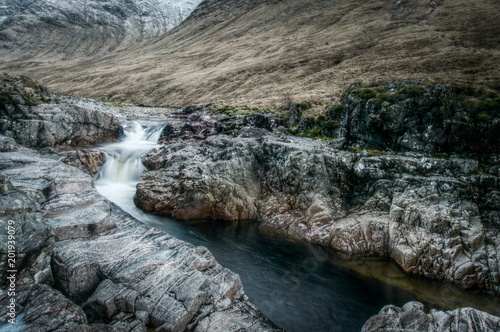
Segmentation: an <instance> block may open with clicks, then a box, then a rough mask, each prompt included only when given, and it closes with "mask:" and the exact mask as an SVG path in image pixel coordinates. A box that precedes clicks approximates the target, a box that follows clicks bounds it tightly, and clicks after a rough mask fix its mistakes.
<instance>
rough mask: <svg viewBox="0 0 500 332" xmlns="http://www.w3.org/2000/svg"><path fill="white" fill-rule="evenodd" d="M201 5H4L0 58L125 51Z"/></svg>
mask: <svg viewBox="0 0 500 332" xmlns="http://www.w3.org/2000/svg"><path fill="white" fill-rule="evenodd" d="M200 1H201V0H191V1H182V0H174V1H172V0H156V1H155V0H106V1H98V0H89V1H77V0H66V1H56V0H4V1H1V2H0V40H1V41H2V44H1V48H0V57H2V58H5V59H15V61H20V60H33V59H36V60H42V59H43V60H44V61H48V62H49V63H50V62H53V61H54V60H69V59H74V58H80V57H84V56H90V55H96V54H102V53H103V52H104V53H107V52H112V51H114V50H117V49H120V48H127V47H128V46H130V45H131V44H135V43H137V42H140V41H142V40H147V39H150V38H153V37H158V36H160V35H162V34H163V33H165V32H166V31H168V30H169V29H172V28H173V27H175V26H177V25H178V24H179V23H181V22H182V21H183V20H184V19H185V18H186V17H187V16H188V15H189V14H190V13H191V12H192V11H193V9H194V8H195V7H196V6H197V5H198V3H199V2H200Z"/></svg>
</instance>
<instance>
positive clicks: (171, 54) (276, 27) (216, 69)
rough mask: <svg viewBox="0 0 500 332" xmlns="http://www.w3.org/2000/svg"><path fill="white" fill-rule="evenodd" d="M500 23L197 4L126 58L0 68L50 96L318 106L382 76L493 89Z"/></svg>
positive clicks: (270, 4)
mask: <svg viewBox="0 0 500 332" xmlns="http://www.w3.org/2000/svg"><path fill="white" fill-rule="evenodd" d="M499 15H500V6H498V2H497V1H496V0H478V1H474V2H470V1H466V0H439V1H436V0H431V1H428V0H411V1H410V0H406V1H403V0H399V1H397V2H396V1H384V0H369V1H349V2H346V1H340V0H328V1H326V0H325V1H318V0H315V1H313V0H296V1H279V0H267V1H265V0H252V1H251V0H236V1H230V0H205V1H203V2H202V3H201V4H200V5H199V6H198V7H197V8H196V9H195V11H194V12H193V13H192V14H191V15H190V16H189V17H188V19H187V20H186V21H184V22H183V23H182V24H181V25H179V26H178V27H176V28H175V29H173V30H171V31H169V32H167V33H166V34H164V35H162V36H160V37H158V38H155V39H152V40H149V41H145V42H140V43H138V44H136V45H135V46H130V47H128V48H127V49H124V48H122V49H120V50H117V51H114V52H110V53H107V54H104V55H103V54H99V55H96V56H90V57H86V58H81V59H75V60H71V61H51V60H49V59H44V58H43V57H40V56H39V54H33V55H32V59H29V60H27V59H25V60H22V59H21V60H19V59H17V58H15V56H12V55H9V56H4V59H3V61H2V64H1V65H0V70H3V71H8V72H10V73H17V74H19V73H22V74H26V75H29V76H32V77H34V78H36V79H38V80H40V81H41V82H42V83H43V84H45V85H48V86H49V87H50V88H51V89H52V90H53V91H54V92H57V93H63V94H77V95H82V96H86V97H93V98H98V99H101V100H109V101H114V102H127V103H134V104H148V105H187V104H205V103H211V102H215V103H220V104H232V105H276V104H279V103H280V100H283V98H285V97H291V98H293V99H295V100H303V99H306V100H310V101H313V102H318V103H324V102H331V101H332V100H336V99H337V98H338V97H339V96H340V94H341V92H342V91H343V90H344V89H345V88H346V87H347V86H348V85H349V84H350V83H352V82H356V81H376V80H387V79H402V80H404V79H419V78H425V79H429V80H431V81H433V80H434V81H453V82H459V83H460V82H467V83H473V84H479V85H488V86H490V87H498V85H499V81H500V75H499V72H500V68H499V67H500V40H499V39H500V38H499V37H498V36H500V25H498V17H499ZM83 30H84V29H83ZM82 40H87V39H86V38H82ZM37 52H38V51H37Z"/></svg>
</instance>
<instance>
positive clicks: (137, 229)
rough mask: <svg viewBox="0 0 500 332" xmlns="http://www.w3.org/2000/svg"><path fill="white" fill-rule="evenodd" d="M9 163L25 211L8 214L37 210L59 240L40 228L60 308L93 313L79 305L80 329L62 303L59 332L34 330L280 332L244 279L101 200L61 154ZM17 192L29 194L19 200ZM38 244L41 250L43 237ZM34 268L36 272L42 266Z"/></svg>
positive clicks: (9, 181) (5, 166)
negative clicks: (226, 325)
mask: <svg viewBox="0 0 500 332" xmlns="http://www.w3.org/2000/svg"><path fill="white" fill-rule="evenodd" d="M0 165H1V167H2V174H3V176H4V178H3V180H2V181H3V182H2V186H1V188H2V192H4V193H6V194H8V195H7V196H5V197H9V199H17V200H18V201H19V203H18V204H17V205H14V204H12V203H9V202H6V204H5V207H4V208H2V209H3V210H2V211H4V212H5V213H10V214H11V215H13V214H16V213H19V214H20V215H21V216H26V218H28V217H29V213H28V212H29V211H35V213H37V215H38V216H39V218H38V219H36V220H33V224H34V225H33V227H35V226H37V227H43V229H45V230H49V231H50V233H49V234H47V233H44V232H42V231H40V230H38V229H36V232H35V233H34V234H32V235H30V236H32V237H33V236H36V237H40V239H41V243H42V244H43V243H44V242H43V240H46V241H48V240H47V239H49V240H50V241H51V242H49V243H50V244H51V246H50V249H51V251H50V252H48V253H47V254H46V256H45V257H46V259H40V260H41V261H43V262H44V263H45V264H47V263H50V265H49V266H48V268H49V271H51V275H52V276H53V287H55V288H56V289H58V290H59V291H61V292H62V294H64V296H65V298H64V301H63V302H60V303H62V305H64V306H65V308H68V310H70V309H71V308H73V307H76V305H74V303H77V304H81V305H82V306H83V308H84V310H83V311H82V310H81V309H79V308H78V307H76V308H78V309H79V311H78V315H79V316H78V317H82V320H77V321H76V322H74V321H73V320H71V319H69V318H71V317H73V316H74V314H73V313H71V314H70V313H67V312H63V313H62V312H61V311H59V309H57V308H58V306H57V305H58V304H57V305H45V307H44V312H45V311H46V312H49V311H50V312H51V315H54V316H56V317H55V318H53V323H51V324H54V327H52V325H49V327H47V328H45V327H41V326H40V325H38V323H36V322H32V321H31V320H29V321H26V320H25V322H26V324H27V326H28V328H32V329H33V330H36V331H49V330H50V331H51V330H55V329H57V328H59V329H65V328H66V327H63V325H61V324H60V321H61V320H64V322H66V323H67V324H68V326H71V327H69V328H66V329H73V328H74V329H76V330H78V331H95V330H99V329H101V330H109V331H145V330H147V328H150V327H155V328H156V329H158V330H169V331H184V330H186V329H188V328H189V329H196V328H197V326H198V325H200V324H202V322H203V326H204V327H203V330H204V331H205V330H208V331H214V330H216V329H217V327H218V326H219V323H217V324H213V323H209V324H208V326H207V323H206V322H207V321H206V320H204V319H205V318H206V317H207V316H212V317H217V319H219V318H221V319H223V320H225V321H228V322H229V321H233V322H238V321H243V322H244V325H242V326H249V327H251V328H253V329H255V330H256V331H280V329H278V328H277V327H275V326H274V325H273V324H272V323H271V322H270V321H269V320H268V319H267V318H265V317H264V316H263V315H262V314H260V313H259V312H258V311H257V310H256V309H255V308H254V307H253V306H252V305H251V304H250V303H249V302H248V299H247V298H246V297H245V296H244V292H243V288H242V284H241V280H240V278H239V276H238V275H236V274H234V273H233V272H231V271H229V270H227V269H225V268H223V267H222V266H221V265H219V264H218V263H217V262H216V260H215V259H214V257H213V256H212V254H211V253H210V252H209V251H208V250H207V249H206V248H203V247H194V246H192V245H190V244H188V243H186V242H183V241H180V240H178V239H176V238H174V237H172V236H170V235H168V234H165V233H163V232H161V231H159V230H156V229H153V228H151V227H148V226H145V225H143V224H141V223H139V222H138V221H137V220H135V219H133V218H132V217H131V216H130V215H128V214H127V213H125V212H123V211H122V210H121V209H120V208H118V207H117V206H115V205H114V204H112V203H110V202H109V201H107V200H105V199H104V198H103V197H101V196H100V195H99V194H98V193H97V192H96V190H95V189H94V187H93V186H92V178H91V177H90V176H89V175H88V174H86V173H84V172H82V171H80V170H78V169H76V168H74V167H71V166H69V165H66V164H64V163H62V162H61V161H60V156H59V155H52V154H49V155H41V154H39V153H37V152H35V151H33V150H29V149H26V148H21V150H20V151H13V152H6V153H2V154H0ZM17 191H19V192H21V193H23V195H24V196H19V198H15V197H16V196H15V193H16V192H17ZM21 198H22V199H21ZM23 227H25V226H24V225H23ZM52 232H53V233H54V234H55V237H53V236H52V235H51V234H52ZM23 234H24V233H23ZM24 237H25V238H26V239H30V238H29V236H27V235H25V236H24ZM54 241H55V242H54ZM30 243H31V245H32V246H35V245H37V242H36V241H35V238H31V239H30ZM42 244H40V246H42V247H43V248H44V246H43V245H42ZM52 247H53V249H52ZM38 258H39V256H38ZM27 263H29V264H31V265H32V268H33V269H41V268H42V267H39V266H36V265H34V264H33V263H31V262H27ZM38 272H40V271H38ZM32 282H33V281H32V280H31V281H28V283H32ZM51 283H52V281H51ZM31 287H35V286H31ZM43 287H46V286H43ZM48 289H49V290H51V289H50V288H48ZM58 294H59V293H58ZM58 296H60V295H58ZM48 298H49V299H51V297H48ZM36 302H37V303H38V300H37V301H36ZM58 303H59V302H58ZM37 308H38V306H37V304H36V303H32V302H27V304H26V309H25V310H33V311H37V310H38V309H37ZM232 308H238V309H234V310H232ZM71 310H73V309H71ZM39 311H40V310H38V311H37V312H39ZM84 312H85V314H86V315H84V314H83V313H84ZM59 314H61V315H62V316H61V315H59ZM64 315H67V316H68V317H64ZM72 315H73V316H72ZM75 315H76V314H75ZM51 317H52V316H51ZM75 317H76V316H75ZM44 319H45V318H44ZM51 319H52V318H51ZM65 319H66V320H65ZM78 319H79V318H78ZM87 323H90V324H91V325H88V324H87ZM92 324H101V325H92ZM103 324H104V325H103ZM242 324H243V323H242ZM55 325H58V326H59V325H61V327H58V326H55ZM211 325H214V326H213V327H211ZM200 326H201V325H200Z"/></svg>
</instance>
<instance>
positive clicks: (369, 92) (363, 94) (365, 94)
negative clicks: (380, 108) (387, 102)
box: [352, 88, 378, 100]
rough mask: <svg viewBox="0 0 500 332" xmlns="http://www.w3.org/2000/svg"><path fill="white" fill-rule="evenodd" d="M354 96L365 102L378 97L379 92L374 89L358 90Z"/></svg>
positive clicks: (354, 92) (355, 90) (354, 91)
mask: <svg viewBox="0 0 500 332" xmlns="http://www.w3.org/2000/svg"><path fill="white" fill-rule="evenodd" d="M352 94H353V95H355V96H357V97H359V98H361V99H364V100H370V99H372V98H375V97H376V96H377V95H378V93H377V91H375V90H374V89H372V88H364V89H363V88H357V89H354V90H353V91H352Z"/></svg>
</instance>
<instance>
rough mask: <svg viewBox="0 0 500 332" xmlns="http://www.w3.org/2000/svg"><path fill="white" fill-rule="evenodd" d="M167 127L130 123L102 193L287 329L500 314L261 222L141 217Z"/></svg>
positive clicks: (465, 296) (470, 297)
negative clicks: (238, 284) (393, 316)
mask: <svg viewBox="0 0 500 332" xmlns="http://www.w3.org/2000/svg"><path fill="white" fill-rule="evenodd" d="M163 121H168V119H163ZM161 129H162V125H161V123H158V122H152V121H136V122H129V123H128V124H127V126H126V128H125V138H124V139H123V141H122V142H119V143H112V144H106V145H105V146H103V147H102V149H103V150H104V151H105V152H106V153H107V154H108V160H107V162H106V163H105V165H104V166H103V169H102V172H101V176H100V178H99V180H98V181H96V188H97V189H98V190H99V191H100V192H101V193H102V194H103V195H104V196H106V197H107V198H109V199H110V200H111V201H113V202H115V203H116V204H118V205H119V206H121V207H122V208H123V209H124V210H125V211H127V212H128V213H130V214H131V215H132V216H134V217H135V218H137V219H138V220H140V221H142V222H143V223H145V224H148V225H150V226H153V227H156V228H158V229H161V230H163V231H165V232H167V233H169V234H171V235H173V236H175V237H177V238H179V239H181V240H184V241H187V242H190V243H192V244H194V245H197V246H205V247H207V248H208V249H209V250H210V251H211V252H212V253H213V255H214V256H215V258H216V259H217V261H218V262H219V263H220V264H222V265H223V266H225V267H227V268H229V269H231V270H232V271H234V272H236V273H238V274H239V275H240V277H241V280H242V282H243V286H244V289H245V293H246V294H247V295H248V297H249V298H250V300H251V301H252V302H253V303H254V304H255V305H257V307H258V308H259V309H260V310H261V311H262V312H263V313H264V314H265V315H266V316H268V317H269V318H270V319H271V320H272V321H273V322H275V323H276V324H278V325H279V326H280V327H282V328H284V329H285V330H287V331H318V332H320V331H343V332H344V331H346V332H347V331H360V330H361V327H362V326H363V324H364V322H366V320H368V319H369V318H370V317H371V316H372V315H375V314H376V313H378V312H379V311H380V309H382V307H383V306H384V305H386V304H395V305H398V306H401V305H403V304H404V303H406V302H408V301H413V300H418V301H420V302H423V303H424V304H425V305H426V306H427V307H428V308H436V309H446V310H450V309H455V308H459V307H467V306H472V307H475V308H478V309H481V310H484V311H487V312H490V313H492V314H495V315H500V300H499V299H497V298H496V297H493V296H486V295H477V294H474V293H471V292H465V291H463V290H460V289H458V288H456V287H454V286H451V285H447V284H443V283H439V282H432V281H429V280H425V279H421V278H413V277H409V276H406V275H404V274H403V273H402V272H401V271H400V269H399V268H397V267H396V266H395V265H394V264H392V263H390V262H384V261H346V260H343V259H341V258H340V257H338V256H337V255H335V254H334V253H332V252H330V251H328V250H326V249H324V248H321V247H318V246H312V245H308V244H305V243H302V242H295V241H290V240H286V239H282V238H279V237H276V236H273V234H267V233H266V231H265V229H263V228H262V227H260V226H259V224H258V223H253V222H247V223H224V222H206V221H205V222H190V223H185V222H178V221H175V220H173V219H170V218H165V217H158V216H153V215H148V214H146V213H144V212H142V211H141V210H139V209H138V208H136V207H135V205H134V203H133V196H134V193H135V187H136V184H137V182H138V181H139V178H140V175H141V173H142V172H143V171H144V166H143V165H142V163H141V161H140V157H141V155H143V154H144V153H146V152H147V151H149V150H151V149H153V148H155V147H157V146H158V145H157V144H156V141H157V140H158V137H159V134H160V132H161Z"/></svg>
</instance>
